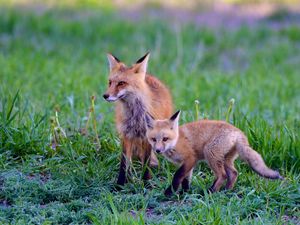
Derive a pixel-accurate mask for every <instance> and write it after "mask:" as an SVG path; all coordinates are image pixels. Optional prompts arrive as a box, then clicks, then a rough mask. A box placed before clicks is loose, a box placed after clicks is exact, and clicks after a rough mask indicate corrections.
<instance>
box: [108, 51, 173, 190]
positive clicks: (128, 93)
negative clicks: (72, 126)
mask: <svg viewBox="0 0 300 225" xmlns="http://www.w3.org/2000/svg"><path fill="white" fill-rule="evenodd" d="M148 58H149V54H146V55H145V56H144V57H142V58H141V59H140V60H138V62H137V63H136V64H134V65H133V66H131V67H127V66H126V65H125V64H124V63H122V62H120V61H119V60H118V59H117V58H116V57H114V56H112V55H108V60H109V64H110V74H109V86H108V89H107V91H106V93H105V94H104V95H103V97H104V98H105V99H106V100H107V101H115V102H116V107H115V109H116V126H117V130H118V133H119V134H120V138H121V140H122V145H123V154H122V158H121V165H120V173H119V178H118V182H117V183H118V184H120V185H123V184H124V183H125V182H126V177H125V174H126V172H127V170H128V163H129V162H130V161H131V160H132V158H133V157H134V156H136V157H137V158H138V159H139V160H140V161H141V162H142V163H143V164H144V163H147V162H149V163H150V165H152V166H156V165H157V164H158V160H157V158H156V156H155V154H154V153H153V152H151V146H150V144H149V143H148V141H147V138H146V124H145V120H144V117H145V114H146V113H150V114H151V115H152V116H153V117H154V118H156V119H162V118H166V117H169V116H170V115H171V113H172V108H173V107H172V98H171V94H170V92H169V90H168V88H167V87H166V86H165V85H164V84H163V83H162V82H161V81H159V80H158V79H157V78H155V77H154V76H151V75H149V74H147V72H146V69H147V62H148ZM149 178H150V173H149V171H148V170H147V169H146V172H145V174H144V179H149Z"/></svg>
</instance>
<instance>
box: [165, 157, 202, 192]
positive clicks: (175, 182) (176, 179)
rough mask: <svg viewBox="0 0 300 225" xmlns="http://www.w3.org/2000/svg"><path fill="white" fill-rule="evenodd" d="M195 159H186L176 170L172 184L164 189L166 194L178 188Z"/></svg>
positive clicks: (193, 164)
mask: <svg viewBox="0 0 300 225" xmlns="http://www.w3.org/2000/svg"><path fill="white" fill-rule="evenodd" d="M196 162H197V161H196V160H195V159H186V160H185V163H184V164H183V165H182V166H181V167H180V168H179V169H178V170H177V171H176V173H175V175H174V177H173V180H172V184H171V185H170V186H169V187H168V188H167V189H166V190H165V195H166V196H171V195H172V193H173V191H174V192H176V191H177V190H178V187H179V185H180V184H181V183H182V181H183V180H184V178H185V177H187V176H188V174H189V172H190V171H191V170H192V169H193V167H194V166H195V164H196Z"/></svg>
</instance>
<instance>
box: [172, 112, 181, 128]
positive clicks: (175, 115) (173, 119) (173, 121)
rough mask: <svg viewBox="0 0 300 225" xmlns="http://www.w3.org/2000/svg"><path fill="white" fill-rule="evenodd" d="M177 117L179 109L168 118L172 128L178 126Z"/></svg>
mask: <svg viewBox="0 0 300 225" xmlns="http://www.w3.org/2000/svg"><path fill="white" fill-rule="evenodd" d="M179 117H180V110H178V111H177V112H176V113H174V115H173V116H171V118H170V122H171V124H172V129H176V128H178V125H179Z"/></svg>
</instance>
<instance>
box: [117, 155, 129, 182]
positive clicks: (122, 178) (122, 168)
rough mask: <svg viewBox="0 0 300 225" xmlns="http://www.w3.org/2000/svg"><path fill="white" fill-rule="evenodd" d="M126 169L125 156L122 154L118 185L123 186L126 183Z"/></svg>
mask: <svg viewBox="0 0 300 225" xmlns="http://www.w3.org/2000/svg"><path fill="white" fill-rule="evenodd" d="M126 169H127V160H126V156H125V155H124V154H123V153H122V156H121V163H120V170H119V176H118V181H117V184H118V185H124V184H125V183H126V182H127V179H126Z"/></svg>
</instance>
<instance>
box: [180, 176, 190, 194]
mask: <svg viewBox="0 0 300 225" xmlns="http://www.w3.org/2000/svg"><path fill="white" fill-rule="evenodd" d="M181 187H182V190H183V191H184V192H187V191H188V190H189V189H190V182H189V179H188V178H184V179H183V181H182V183H181Z"/></svg>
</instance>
